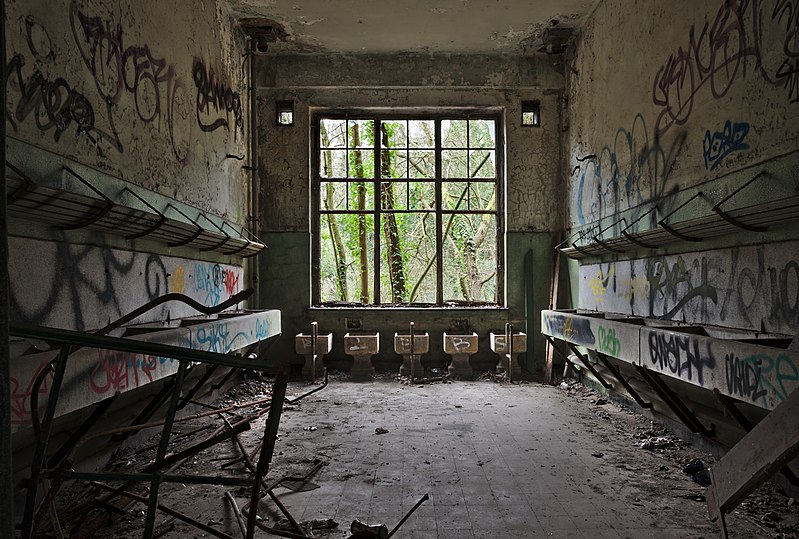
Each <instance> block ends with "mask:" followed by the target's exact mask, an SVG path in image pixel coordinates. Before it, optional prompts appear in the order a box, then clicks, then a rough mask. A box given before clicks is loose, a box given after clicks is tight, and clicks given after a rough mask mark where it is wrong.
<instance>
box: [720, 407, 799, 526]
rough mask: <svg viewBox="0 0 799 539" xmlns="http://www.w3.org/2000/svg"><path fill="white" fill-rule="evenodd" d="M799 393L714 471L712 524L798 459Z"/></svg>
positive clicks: (743, 439) (727, 455) (773, 413)
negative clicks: (798, 418) (798, 419)
mask: <svg viewBox="0 0 799 539" xmlns="http://www.w3.org/2000/svg"><path fill="white" fill-rule="evenodd" d="M798 415H799V391H794V392H793V393H791V395H790V396H789V397H788V398H787V399H786V400H785V401H783V402H782V403H781V404H780V405H779V406H777V407H776V408H774V410H772V411H771V413H769V414H768V415H767V416H766V417H765V418H763V420H761V421H760V423H758V424H757V425H756V426H755V428H753V429H752V430H751V432H749V433H748V434H747V435H746V436H744V437H743V438H741V440H740V441H739V442H738V443H737V444H735V446H734V447H733V448H732V449H730V450H729V451H728V452H727V454H726V455H724V456H723V457H722V458H721V459H720V460H719V461H718V462H717V463H716V464H715V465H714V466H713V468H712V469H711V473H712V476H713V484H712V485H710V487H708V491H707V505H708V512H709V516H710V520H713V521H715V520H718V519H719V517H722V516H723V515H724V514H725V513H729V512H730V511H732V510H733V509H735V507H737V506H738V504H740V503H741V502H742V501H743V499H744V498H746V497H747V496H748V495H749V494H750V493H751V492H752V491H754V490H755V489H757V488H758V487H759V486H760V485H761V484H763V483H764V482H765V481H766V480H767V479H768V478H769V477H771V476H772V475H773V474H775V473H776V472H777V471H779V469H780V468H782V467H783V466H785V465H786V464H788V463H789V462H790V461H791V460H793V459H794V457H796V456H797V455H799V421H797V420H796V418H797V416H798Z"/></svg>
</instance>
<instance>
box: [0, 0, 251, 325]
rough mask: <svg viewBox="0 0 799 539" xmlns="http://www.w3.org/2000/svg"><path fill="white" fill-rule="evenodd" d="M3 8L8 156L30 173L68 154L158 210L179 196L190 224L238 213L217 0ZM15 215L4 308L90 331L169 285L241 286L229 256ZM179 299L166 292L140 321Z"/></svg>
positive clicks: (241, 101)
mask: <svg viewBox="0 0 799 539" xmlns="http://www.w3.org/2000/svg"><path fill="white" fill-rule="evenodd" d="M6 15H7V18H6V21H5V36H6V53H7V54H6V81H5V84H6V94H7V95H6V128H7V134H8V136H9V137H11V138H13V139H15V140H14V141H13V142H14V145H13V146H14V148H16V149H15V151H14V152H13V155H10V156H9V161H10V162H12V163H13V164H14V165H15V166H16V167H18V168H20V169H21V170H23V171H25V172H26V173H27V174H28V175H30V176H31V178H32V179H33V180H34V181H35V182H36V183H38V184H42V185H48V183H49V182H52V180H53V176H52V174H50V172H51V169H52V170H55V167H56V166H58V167H60V166H61V164H66V165H71V164H73V163H78V164H80V165H82V166H84V167H88V168H85V169H82V170H88V171H89V172H91V173H92V174H94V176H91V175H87V178H89V179H90V181H95V178H96V181H98V182H99V181H101V180H102V181H103V182H104V185H111V184H112V183H113V184H114V186H115V187H114V189H115V192H118V191H120V190H121V189H122V187H123V186H125V185H128V186H130V187H134V188H135V189H134V190H136V191H138V192H139V193H141V195H142V196H144V197H146V198H147V199H148V200H149V201H150V203H151V204H153V205H155V206H158V207H159V208H161V210H162V211H163V209H164V207H165V206H166V204H167V203H169V202H172V201H178V202H180V203H183V204H185V205H187V206H182V205H180V204H179V206H181V207H183V208H184V210H185V211H183V213H186V211H188V210H186V208H190V209H191V210H193V211H192V212H189V213H191V215H190V216H189V217H188V219H192V220H193V219H197V220H198V221H199V222H200V224H199V225H197V226H204V227H212V223H210V222H203V221H202V219H201V217H202V216H201V215H200V212H202V213H207V214H211V215H215V216H219V217H221V218H223V219H225V220H227V221H228V222H229V223H233V224H234V225H244V226H249V224H250V223H249V221H248V218H249V217H250V216H249V215H248V208H249V198H250V197H249V183H250V173H249V172H248V171H247V170H246V169H244V168H243V165H247V164H248V159H249V156H248V155H247V152H248V142H247V140H248V136H249V129H250V127H249V114H248V110H249V99H248V97H249V93H248V85H249V80H248V79H249V77H248V69H247V61H246V58H245V57H244V54H243V51H244V39H243V37H242V35H241V33H240V31H238V30H237V29H235V28H234V26H233V21H232V20H231V19H230V16H229V13H228V8H227V5H226V4H225V3H224V2H223V1H222V0H204V1H198V2H188V3H187V2H178V3H171V2H155V1H151V0H145V1H143V2H135V3H120V2H113V1H107V0H53V1H47V2H45V1H42V0H36V1H32V2H31V1H14V0H12V1H9V2H6ZM19 148H23V150H21V151H20V150H19ZM24 148H30V151H28V152H26V151H24ZM42 155H47V160H48V164H47V165H46V166H45V165H44V164H43V161H44V160H42V159H40V158H39V157H36V156H42ZM46 167H50V168H48V169H47V171H46V172H45V170H44V169H45V168H46ZM95 172H96V174H95ZM114 182H116V183H114ZM75 183H77V182H75ZM173 214H174V215H171V217H174V218H177V219H183V217H181V216H180V214H179V213H178V212H177V211H173ZM30 219H33V218H30ZM11 225H12V226H11V227H10V229H9V230H10V234H11V236H12V238H11V250H10V251H11V252H10V282H11V289H12V299H11V301H12V306H11V317H12V319H13V320H14V321H19V322H27V323H34V324H41V325H48V326H57V327H63V328H70V329H79V330H92V329H96V328H98V327H101V326H103V325H105V324H108V323H109V321H113V320H115V319H117V318H119V317H120V316H122V315H124V314H126V313H128V312H130V311H131V310H133V309H134V308H136V307H139V306H140V305H142V304H143V303H145V302H147V301H149V300H151V299H154V298H155V297H158V296H160V295H163V294H165V293H167V292H183V293H186V294H188V295H189V296H191V297H193V298H195V299H197V300H198V301H200V302H202V303H205V304H209V305H215V304H218V303H220V302H221V301H224V300H225V299H226V298H228V297H229V296H230V295H231V294H233V293H235V292H237V291H240V290H241V289H242V288H246V285H245V276H244V273H243V267H242V266H243V263H242V259H241V258H240V257H236V256H222V255H220V254H219V253H218V252H217V253H213V252H202V251H200V250H198V249H197V248H192V247H180V248H177V247H174V246H170V245H167V243H165V242H163V241H161V242H157V241H155V240H152V241H149V240H148V238H145V239H143V240H136V241H134V240H128V239H123V237H122V236H119V235H117V236H114V235H103V234H101V233H97V232H92V233H88V232H83V231H75V232H66V231H63V232H62V231H58V230H56V229H55V228H48V227H47V226H46V224H42V223H40V222H39V221H38V219H37V220H36V221H34V220H28V218H26V216H20V215H17V216H16V217H15V218H14V219H13V222H12V223H11ZM215 226H216V227H218V226H219V225H215ZM212 230H214V231H215V232H217V233H218V232H219V231H218V230H217V229H216V228H212ZM227 233H231V231H230V230H228V231H227ZM179 239H180V238H177V240H179ZM177 240H176V241H174V242H173V243H174V244H175V245H177V244H178V243H179V242H178V241H177ZM206 269H207V271H206ZM189 314H196V312H195V311H193V310H190V309H188V308H181V307H175V306H174V305H171V306H169V307H165V308H161V309H157V310H155V311H153V312H150V313H148V314H147V315H146V316H145V317H144V318H142V319H139V321H148V320H163V319H165V318H166V317H168V316H169V317H172V318H175V317H177V316H186V315H189Z"/></svg>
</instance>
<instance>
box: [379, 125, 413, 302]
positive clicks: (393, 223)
mask: <svg viewBox="0 0 799 539" xmlns="http://www.w3.org/2000/svg"><path fill="white" fill-rule="evenodd" d="M380 132H381V136H382V146H383V148H384V149H383V150H382V151H381V154H380V176H381V182H380V200H381V203H382V204H383V209H384V210H388V211H389V212H390V211H391V210H393V209H394V184H393V182H390V181H385V180H386V179H388V178H390V177H391V152H390V150H389V149H388V144H389V140H388V130H387V129H386V126H385V125H384V124H381V126H380ZM382 216H383V232H384V234H385V238H386V249H387V253H388V272H389V280H390V281H391V301H392V303H405V302H407V297H408V295H407V291H406V288H405V268H404V267H403V266H404V264H403V261H402V246H401V245H400V239H399V230H398V228H397V216H396V215H395V214H394V213H383V214H382Z"/></svg>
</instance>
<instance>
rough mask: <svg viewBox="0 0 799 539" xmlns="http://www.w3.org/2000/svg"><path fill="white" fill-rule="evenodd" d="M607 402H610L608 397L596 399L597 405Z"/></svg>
mask: <svg viewBox="0 0 799 539" xmlns="http://www.w3.org/2000/svg"><path fill="white" fill-rule="evenodd" d="M607 403H608V401H607V399H603V398H602V397H599V398H598V399H597V400H595V401H594V404H596V405H597V406H604V405H606V404H607Z"/></svg>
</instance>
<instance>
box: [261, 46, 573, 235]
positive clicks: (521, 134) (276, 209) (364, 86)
mask: <svg viewBox="0 0 799 539" xmlns="http://www.w3.org/2000/svg"><path fill="white" fill-rule="evenodd" d="M258 85H259V93H258V114H259V118H261V119H262V122H261V125H260V126H259V129H260V131H259V133H260V136H259V140H261V141H263V143H262V144H261V148H260V152H259V155H260V156H261V160H262V161H261V166H260V167H259V174H260V178H261V185H262V186H263V187H262V188H263V189H264V191H263V193H262V195H263V213H264V219H265V223H264V229H265V230H269V231H277V230H285V231H308V230H309V207H308V204H309V201H310V194H309V188H310V183H309V178H310V169H309V165H310V154H309V144H310V142H309V128H310V121H311V118H310V112H309V111H310V108H311V107H328V108H336V107H339V108H359V107H360V108H368V107H387V108H393V107H397V108H399V107H415V108H435V107H447V106H450V107H495V108H497V107H500V108H501V109H502V110H503V115H504V124H505V125H504V129H505V142H506V149H507V160H506V162H507V173H506V177H507V184H508V188H507V191H508V195H507V211H508V217H507V229H508V230H509V231H535V232H547V231H553V230H557V229H559V228H560V219H559V211H560V209H559V205H558V197H559V193H560V186H559V184H560V182H559V180H558V177H559V173H560V168H559V161H560V150H559V144H560V110H559V99H558V97H559V94H560V88H561V87H562V77H561V76H560V74H559V73H558V72H557V71H556V69H555V68H554V67H553V66H552V62H551V61H548V60H547V59H544V60H540V59H539V60H535V59H533V58H522V57H516V58H514V57H503V56H497V55H494V56H491V55H487V56H479V55H472V56H456V55H441V56H434V55H413V54H409V55H400V56H381V55H360V56H359V55H349V56H346V55H339V56H334V57H328V56H318V55H294V56H276V57H268V59H266V60H265V61H263V62H262V64H261V69H260V70H259V80H258ZM286 99H290V100H293V101H295V109H294V124H295V125H294V126H292V127H275V126H274V118H275V109H274V107H275V102H276V101H278V100H286ZM522 100H539V101H540V102H541V111H542V112H541V117H542V119H541V127H540V128H529V127H522V126H521V101H522Z"/></svg>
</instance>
